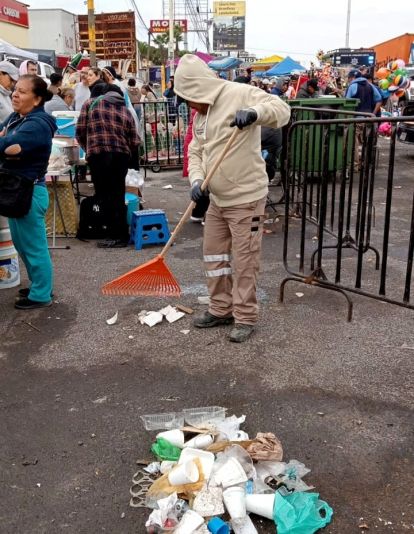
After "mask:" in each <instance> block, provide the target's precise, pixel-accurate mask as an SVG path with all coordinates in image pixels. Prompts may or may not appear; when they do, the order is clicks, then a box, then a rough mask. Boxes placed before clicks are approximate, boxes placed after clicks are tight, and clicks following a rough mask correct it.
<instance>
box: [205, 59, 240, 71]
mask: <svg viewBox="0 0 414 534" xmlns="http://www.w3.org/2000/svg"><path fill="white" fill-rule="evenodd" d="M242 63H243V60H242V59H239V58H237V57H231V56H227V57H220V58H217V59H214V60H213V61H210V62H209V63H208V66H209V67H210V69H213V70H218V71H220V70H231V69H237V67H239V66H240V65H241V64H242Z"/></svg>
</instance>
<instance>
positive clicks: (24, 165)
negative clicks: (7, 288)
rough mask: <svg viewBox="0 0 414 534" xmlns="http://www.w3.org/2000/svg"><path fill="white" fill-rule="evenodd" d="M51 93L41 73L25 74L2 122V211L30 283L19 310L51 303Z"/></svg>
mask: <svg viewBox="0 0 414 534" xmlns="http://www.w3.org/2000/svg"><path fill="white" fill-rule="evenodd" d="M51 98H52V93H50V92H49V91H48V89H47V85H46V82H45V81H44V80H42V78H40V77H38V76H33V75H25V76H22V77H21V78H20V79H19V81H18V82H17V84H16V88H15V90H14V93H13V97H12V105H13V109H14V113H12V114H11V115H10V117H8V118H7V119H6V120H5V121H4V122H3V123H1V124H0V214H1V215H5V216H8V217H9V226H10V232H11V236H12V240H13V243H14V246H15V247H16V250H17V252H18V253H19V254H20V256H21V258H22V260H23V263H24V264H25V266H26V269H27V274H28V277H29V280H30V282H31V285H30V287H28V288H24V289H20V290H19V298H18V300H17V301H16V303H15V307H16V308H18V309H21V310H31V309H34V308H43V307H46V306H50V305H51V304H52V300H51V295H52V287H53V269H52V262H51V259H50V255H49V250H48V244H47V236H46V225H45V215H46V211H47V208H48V205H49V194H48V191H47V188H46V184H45V173H46V170H47V166H48V161H49V156H50V152H51V149H52V138H53V135H54V133H55V131H56V121H55V118H54V117H52V116H50V115H48V114H47V113H45V111H44V107H43V106H44V104H45V102H48V101H49V100H50V99H51ZM13 183H14V184H19V185H18V190H16V188H15V189H14V190H13V188H11V187H10V184H13ZM16 199H17V201H16ZM23 203H24V204H25V205H24V206H23V205H22V204H23ZM26 204H27V205H26Z"/></svg>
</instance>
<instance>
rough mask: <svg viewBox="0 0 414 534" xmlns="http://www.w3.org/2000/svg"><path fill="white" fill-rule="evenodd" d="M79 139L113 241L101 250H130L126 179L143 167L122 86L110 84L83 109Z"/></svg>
mask: <svg viewBox="0 0 414 534" xmlns="http://www.w3.org/2000/svg"><path fill="white" fill-rule="evenodd" d="M76 139H77V140H78V142H79V145H80V146H81V147H82V149H83V150H84V151H85V152H86V158H87V161H88V165H89V169H90V171H91V178H92V182H93V184H94V186H95V193H96V197H97V200H98V202H99V203H100V205H101V206H102V212H103V217H104V219H105V220H106V226H107V227H108V236H109V239H107V240H105V241H102V242H98V247H101V248H121V247H126V246H127V245H128V241H129V233H128V224H127V219H126V206H125V177H126V175H127V172H128V169H130V168H135V169H137V168H139V165H138V147H139V144H140V138H139V136H138V133H137V129H136V125H135V122H134V119H133V117H132V115H131V113H130V112H129V110H128V109H127V107H126V104H125V98H124V95H123V92H122V90H121V89H120V87H118V86H117V85H114V84H112V85H111V84H108V85H106V87H105V89H104V94H103V95H102V96H100V97H99V98H97V99H89V100H87V101H86V102H85V104H84V105H83V106H82V110H81V112H80V115H79V119H78V122H77V126H76Z"/></svg>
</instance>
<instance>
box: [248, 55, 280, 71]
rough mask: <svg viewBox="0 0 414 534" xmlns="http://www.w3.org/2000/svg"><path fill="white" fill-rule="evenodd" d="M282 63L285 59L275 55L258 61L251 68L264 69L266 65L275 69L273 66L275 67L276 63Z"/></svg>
mask: <svg viewBox="0 0 414 534" xmlns="http://www.w3.org/2000/svg"><path fill="white" fill-rule="evenodd" d="M281 61H283V57H282V56H278V55H277V54H275V55H273V56H269V57H265V58H263V59H258V60H257V61H255V62H254V63H252V64H251V65H250V66H251V67H253V68H254V67H258V68H261V69H262V68H264V67H265V66H266V65H270V66H271V67H273V65H275V64H276V63H280V62H281Z"/></svg>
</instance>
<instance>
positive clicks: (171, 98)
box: [163, 76, 177, 124]
mask: <svg viewBox="0 0 414 534" xmlns="http://www.w3.org/2000/svg"><path fill="white" fill-rule="evenodd" d="M163 96H164V97H165V98H166V99H167V102H168V121H169V122H171V124H175V121H176V118H177V108H176V98H175V92H174V76H170V79H169V81H168V84H167V89H166V90H165V91H164V93H163Z"/></svg>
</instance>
